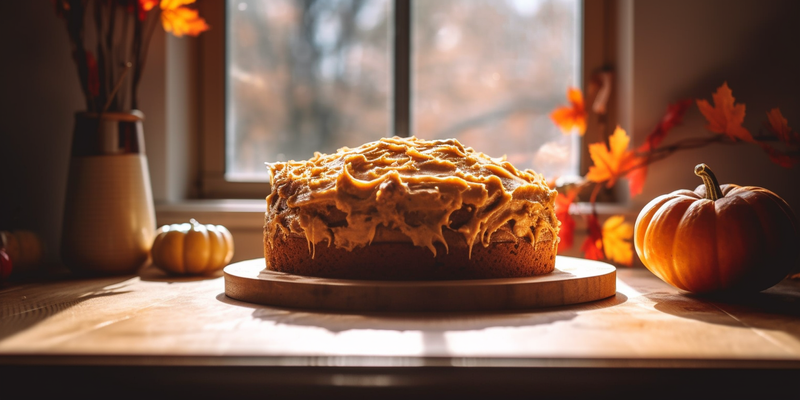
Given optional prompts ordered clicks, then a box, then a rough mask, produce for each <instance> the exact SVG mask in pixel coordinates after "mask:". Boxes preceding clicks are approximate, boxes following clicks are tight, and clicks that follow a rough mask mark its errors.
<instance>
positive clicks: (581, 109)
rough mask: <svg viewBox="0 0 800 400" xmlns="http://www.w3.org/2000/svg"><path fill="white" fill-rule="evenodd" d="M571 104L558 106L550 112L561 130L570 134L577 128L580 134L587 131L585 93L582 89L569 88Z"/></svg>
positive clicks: (568, 96)
mask: <svg viewBox="0 0 800 400" xmlns="http://www.w3.org/2000/svg"><path fill="white" fill-rule="evenodd" d="M567 99H568V100H569V102H570V105H569V106H562V107H558V108H556V109H555V110H553V112H552V113H550V118H551V119H552V120H553V122H555V123H556V125H558V127H559V128H561V132H562V133H563V134H565V135H569V134H571V133H572V131H573V130H575V129H577V131H578V134H579V135H581V136H583V134H584V133H586V118H587V113H586V108H585V106H584V103H583V93H581V90H580V89H577V88H574V87H571V88H569V89H567Z"/></svg>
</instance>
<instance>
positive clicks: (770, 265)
mask: <svg viewBox="0 0 800 400" xmlns="http://www.w3.org/2000/svg"><path fill="white" fill-rule="evenodd" d="M695 174H696V175H697V176H699V177H700V178H701V179H702V180H703V184H702V185H700V186H698V187H697V189H695V190H694V191H691V190H677V191H674V192H672V193H670V194H666V195H662V196H659V197H656V198H655V199H653V200H652V201H651V202H650V203H648V204H647V205H646V206H645V207H644V208H643V209H642V211H641V212H640V213H639V217H638V218H637V219H636V225H635V239H634V240H635V247H636V252H637V254H638V255H639V257H640V259H641V260H642V262H643V263H644V265H645V267H647V269H649V270H650V271H651V272H653V274H655V275H656V276H658V277H659V278H661V279H662V280H664V281H665V282H667V283H669V284H671V285H673V286H675V287H677V288H680V289H683V290H686V291H689V292H694V293H711V292H724V291H735V292H751V291H761V290H764V289H767V288H769V287H771V286H773V285H775V284H777V283H778V282H780V281H781V280H783V279H784V278H785V277H786V276H787V275H788V274H789V273H790V272H791V269H792V268H793V267H794V265H795V261H796V260H797V258H798V255H799V254H800V252H799V251H798V250H799V248H798V247H797V243H798V240H799V239H800V230H799V229H800V225H799V224H798V221H797V216H796V215H795V214H794V212H793V211H792V209H791V208H790V207H789V205H788V204H787V203H786V202H785V201H784V200H783V199H782V198H780V197H779V196H778V195H777V194H775V193H773V192H771V191H769V190H767V189H764V188H760V187H754V186H744V187H742V186H738V185H733V184H728V185H721V186H720V185H719V183H718V182H717V179H716V177H715V176H714V173H713V172H711V169H710V168H708V166H707V165H705V164H700V165H698V166H696V167H695Z"/></svg>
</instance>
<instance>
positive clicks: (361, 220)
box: [264, 137, 560, 280]
mask: <svg viewBox="0 0 800 400" xmlns="http://www.w3.org/2000/svg"><path fill="white" fill-rule="evenodd" d="M268 167H269V170H270V183H271V188H272V190H271V193H270V194H269V196H267V198H266V201H267V211H266V215H265V224H264V256H265V259H266V268H267V269H269V270H272V271H280V272H286V273H290V274H296V275H305V276H315V277H325V278H339V279H373V280H450V279H485V278H512V277H527V276H534V275H541V274H547V273H550V272H552V271H553V269H554V267H555V256H556V250H557V248H558V229H559V226H560V222H559V221H558V219H557V218H556V214H555V198H556V191H555V190H552V189H550V188H549V187H548V186H547V184H546V181H545V179H544V177H543V176H542V175H540V174H537V173H535V172H534V171H532V170H518V169H516V168H515V167H514V166H513V165H511V163H509V162H508V161H506V159H505V158H502V159H494V158H491V157H488V156H486V155H485V154H483V153H480V152H477V151H475V150H473V149H472V148H469V147H464V146H463V145H462V144H461V143H459V142H458V141H457V140H455V139H447V140H423V139H418V138H415V137H407V138H401V137H392V138H383V139H381V140H379V141H375V142H370V143H366V144H364V145H362V146H359V147H356V148H347V147H344V148H341V149H339V150H338V151H337V152H336V153H335V154H321V153H315V155H314V157H312V158H311V159H310V160H307V161H289V162H278V163H271V164H268Z"/></svg>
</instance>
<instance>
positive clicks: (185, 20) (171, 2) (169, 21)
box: [143, 0, 208, 37]
mask: <svg viewBox="0 0 800 400" xmlns="http://www.w3.org/2000/svg"><path fill="white" fill-rule="evenodd" d="M143 1H147V0H143ZM194 2H195V0H161V25H162V26H163V27H164V30H165V31H167V32H172V34H173V35H175V36H177V37H181V36H183V35H189V36H197V35H199V34H200V33H201V32H205V31H207V30H208V24H206V21H205V20H204V19H203V18H201V17H200V15H199V13H198V12H197V10H193V9H191V8H188V7H184V6H185V5H187V4H192V3H194ZM143 7H144V5H143Z"/></svg>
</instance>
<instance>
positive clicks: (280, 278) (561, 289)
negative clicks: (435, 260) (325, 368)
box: [224, 256, 617, 311]
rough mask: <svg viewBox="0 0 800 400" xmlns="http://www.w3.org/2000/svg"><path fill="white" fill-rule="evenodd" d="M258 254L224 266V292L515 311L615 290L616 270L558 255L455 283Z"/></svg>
mask: <svg viewBox="0 0 800 400" xmlns="http://www.w3.org/2000/svg"><path fill="white" fill-rule="evenodd" d="M265 267H266V263H265V261H264V259H263V258H257V259H253V260H247V261H242V262H238V263H235V264H231V265H229V266H227V267H225V269H224V275H225V294H226V295H227V296H228V297H231V298H233V299H237V300H241V301H246V302H249V303H257V304H263V305H270V306H280V307H289V308H301V309H310V310H333V311H485V310H519V309H530V308H538V307H551V306H561V305H567V304H577V303H584V302H587V301H594V300H600V299H604V298H606V297H610V296H613V295H614V294H615V293H616V290H617V286H616V276H617V269H616V268H614V266H612V265H610V264H606V263H603V262H599V261H591V260H585V259H581V258H572V257H564V256H557V257H556V269H555V271H553V272H552V273H550V274H547V275H541V276H535V277H530V278H509V279H474V280H459V281H401V282H397V281H364V280H346V279H327V278H316V277H310V276H301V275H292V274H287V273H283V272H274V271H269V270H267V269H266V268H265Z"/></svg>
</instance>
